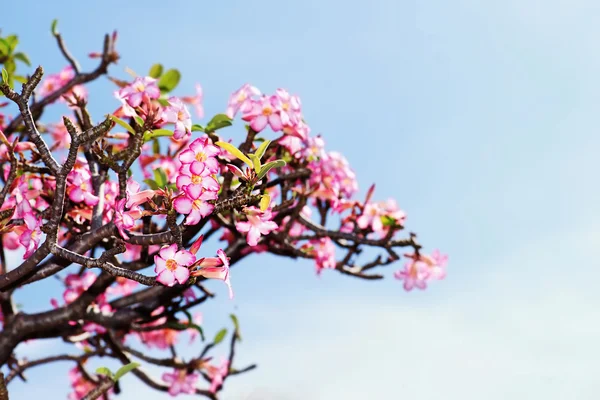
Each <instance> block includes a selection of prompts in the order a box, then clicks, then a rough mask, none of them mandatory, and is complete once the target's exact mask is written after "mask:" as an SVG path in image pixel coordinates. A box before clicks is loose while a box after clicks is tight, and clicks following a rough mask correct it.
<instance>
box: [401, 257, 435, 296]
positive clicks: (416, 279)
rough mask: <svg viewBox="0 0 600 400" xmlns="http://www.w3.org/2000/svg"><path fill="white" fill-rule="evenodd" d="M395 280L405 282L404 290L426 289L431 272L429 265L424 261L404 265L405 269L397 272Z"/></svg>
mask: <svg viewBox="0 0 600 400" xmlns="http://www.w3.org/2000/svg"><path fill="white" fill-rule="evenodd" d="M394 278H396V279H398V280H401V281H404V290H406V291H409V292H410V291H411V290H413V288H415V287H416V288H418V289H421V290H423V289H426V288H427V279H428V278H429V271H428V267H427V264H426V263H424V262H422V261H414V260H413V261H410V262H407V263H406V264H404V269H403V270H399V271H396V272H395V273H394Z"/></svg>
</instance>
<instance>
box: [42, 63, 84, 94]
mask: <svg viewBox="0 0 600 400" xmlns="http://www.w3.org/2000/svg"><path fill="white" fill-rule="evenodd" d="M74 77H75V71H74V70H73V67H71V66H70V65H69V66H67V67H65V68H63V69H62V70H61V71H60V72H58V73H56V74H50V75H47V76H46V78H45V79H44V81H43V82H42V83H41V85H40V88H39V90H38V94H39V96H40V97H46V96H48V95H49V94H52V93H54V92H56V91H57V90H58V89H60V88H62V87H63V86H65V85H66V84H67V83H68V82H69V81H70V80H71V79H73V78H74Z"/></svg>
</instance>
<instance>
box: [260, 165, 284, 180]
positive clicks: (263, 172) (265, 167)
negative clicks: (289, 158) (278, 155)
mask: <svg viewBox="0 0 600 400" xmlns="http://www.w3.org/2000/svg"><path fill="white" fill-rule="evenodd" d="M283 166H285V161H283V160H275V161H271V162H268V163H266V164H265V165H263V166H262V168H261V169H260V172H259V173H258V174H257V176H256V180H257V181H259V180H261V179H262V178H263V177H264V176H265V175H267V172H269V170H271V168H281V167H283Z"/></svg>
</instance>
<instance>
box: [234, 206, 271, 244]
mask: <svg viewBox="0 0 600 400" xmlns="http://www.w3.org/2000/svg"><path fill="white" fill-rule="evenodd" d="M244 211H245V213H246V217H247V218H248V221H247V222H244V221H241V222H237V223H236V224H235V227H236V228H237V230H238V231H239V232H242V233H248V235H247V236H246V241H247V242H248V244H249V245H250V246H256V245H257V244H258V239H260V236H261V235H268V234H269V233H271V232H272V231H274V230H275V229H277V224H276V223H275V222H273V221H271V219H272V218H273V214H272V213H271V210H270V209H267V210H265V211H264V212H263V211H261V210H260V209H258V208H256V207H246V208H245V209H244Z"/></svg>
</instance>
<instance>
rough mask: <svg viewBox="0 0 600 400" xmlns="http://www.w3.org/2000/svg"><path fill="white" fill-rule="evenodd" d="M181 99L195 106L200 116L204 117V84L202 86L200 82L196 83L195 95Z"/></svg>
mask: <svg viewBox="0 0 600 400" xmlns="http://www.w3.org/2000/svg"><path fill="white" fill-rule="evenodd" d="M181 100H182V101H183V102H184V103H186V104H190V105H193V106H194V109H195V110H196V115H197V116H198V118H204V107H203V106H202V102H203V101H204V92H203V91H202V86H200V84H199V83H196V95H195V96H184V97H182V98H181Z"/></svg>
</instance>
